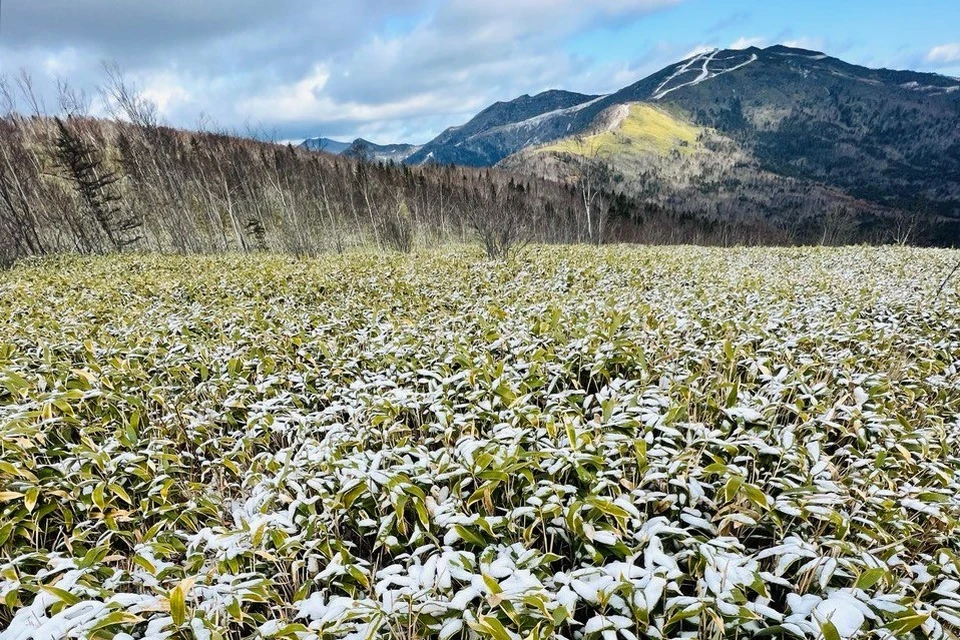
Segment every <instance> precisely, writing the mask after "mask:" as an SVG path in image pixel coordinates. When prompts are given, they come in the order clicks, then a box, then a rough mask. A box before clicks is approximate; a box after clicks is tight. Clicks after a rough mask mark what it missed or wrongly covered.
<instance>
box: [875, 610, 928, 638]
mask: <svg viewBox="0 0 960 640" xmlns="http://www.w3.org/2000/svg"><path fill="white" fill-rule="evenodd" d="M929 617H930V614H929V613H914V614H913V615H906V616H904V617H902V618H897V619H896V620H893V621H892V622H889V623H888V624H887V625H886V626H887V629H889V630H890V631H891V632H892V633H894V634H896V635H898V636H905V635H907V634H908V633H910V632H911V631H913V630H914V629H916V628H917V627H919V626H920V625H922V624H923V623H924V622H926V621H927V618H929Z"/></svg>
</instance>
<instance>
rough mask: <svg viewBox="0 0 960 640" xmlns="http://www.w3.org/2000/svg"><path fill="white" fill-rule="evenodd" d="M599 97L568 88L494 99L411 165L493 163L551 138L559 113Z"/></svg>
mask: <svg viewBox="0 0 960 640" xmlns="http://www.w3.org/2000/svg"><path fill="white" fill-rule="evenodd" d="M597 99H598V96H588V95H584V94H581V93H572V92H570V91H546V92H544V93H540V94H537V95H535V96H528V95H524V96H521V97H519V98H517V99H516V100H511V101H510V102H497V103H495V104H493V105H491V106H489V107H487V108H486V109H484V110H483V111H481V112H480V113H479V114H477V116H476V117H474V118H473V119H472V120H470V122H468V123H466V124H465V125H463V126H460V127H451V128H449V129H447V130H446V131H444V132H443V133H441V134H440V135H439V136H437V137H436V138H435V139H434V140H432V141H430V142H428V143H427V144H425V145H424V146H423V148H422V149H420V150H419V151H418V152H417V153H415V154H413V155H411V156H410V157H409V158H408V162H410V163H412V164H418V163H435V164H461V165H467V166H476V167H487V166H493V165H494V164H496V163H497V162H499V161H500V160H502V159H503V158H504V157H506V155H508V154H509V153H512V152H513V151H516V150H518V149H522V148H524V147H527V146H530V145H532V144H537V143H539V142H544V141H547V140H553V139H556V138H558V137H560V136H561V135H562V134H563V132H562V131H558V132H553V131H552V130H551V129H550V123H553V122H559V121H561V120H562V118H561V116H562V114H569V113H575V112H577V111H578V110H580V109H583V108H585V107H586V106H587V105H589V104H591V103H592V102H593V101H595V100H597Z"/></svg>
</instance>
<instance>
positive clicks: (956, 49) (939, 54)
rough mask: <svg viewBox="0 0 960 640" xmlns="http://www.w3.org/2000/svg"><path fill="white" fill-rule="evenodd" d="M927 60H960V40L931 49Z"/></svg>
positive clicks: (949, 61)
mask: <svg viewBox="0 0 960 640" xmlns="http://www.w3.org/2000/svg"><path fill="white" fill-rule="evenodd" d="M927 62H939V63H951V62H960V42H951V43H950V44H942V45H940V46H938V47H934V48H933V49H930V51H929V52H928V53H927Z"/></svg>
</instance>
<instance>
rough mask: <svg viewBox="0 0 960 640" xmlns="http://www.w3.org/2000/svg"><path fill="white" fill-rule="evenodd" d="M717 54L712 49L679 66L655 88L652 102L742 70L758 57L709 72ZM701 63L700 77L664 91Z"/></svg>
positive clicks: (717, 52)
mask: <svg viewBox="0 0 960 640" xmlns="http://www.w3.org/2000/svg"><path fill="white" fill-rule="evenodd" d="M719 53H720V51H719V50H718V49H714V50H713V51H710V52H708V53H701V54H700V55H698V56H696V57H695V58H691V59H690V60H689V61H687V62H686V63H684V64H683V66H681V67H680V68H679V69H677V70H676V71H675V72H674V73H673V74H672V75H671V76H670V77H669V78H667V79H666V80H664V81H663V82H662V83H661V84H660V86H659V87H657V88H656V89H655V90H654V92H653V96H652V98H653V99H654V100H660V99H662V98H663V97H664V96H666V95H667V94H669V93H671V92H673V91H676V90H677V89H683V88H684V87H692V86H694V85H698V84H700V83H701V82H705V81H707V80H710V79H712V78H716V77H717V76H721V75H723V74H725V73H730V72H731V71H736V70H737V69H742V68H743V67H745V66H747V65H748V64H751V63H753V62H756V61H757V60H759V57H758V56H757V54H755V53H753V54H750V58H749V59H748V60H746V61H744V62H741V63H740V64H738V65H736V66H733V67H730V68H729V69H720V70H718V71H711V70H710V63H711V62H713V61H714V59H715V58H716V57H717V54H719ZM701 61H702V62H703V67H702V68H701V69H700V75H698V76H697V77H696V78H694V79H693V80H691V81H690V82H684V83H682V84H678V85H677V86H675V87H670V88H669V89H664V87H666V86H667V85H668V84H670V82H672V81H673V80H675V79H676V78H678V77H679V76H681V75H683V74H684V73H687V72H688V71H691V69H690V67H692V66H693V65H694V64H697V63H698V62H701Z"/></svg>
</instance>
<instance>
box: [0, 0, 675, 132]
mask: <svg viewBox="0 0 960 640" xmlns="http://www.w3.org/2000/svg"><path fill="white" fill-rule="evenodd" d="M682 1H683V0H445V1H444V2H436V1H435V0H405V1H404V2H402V3H401V2H396V0H351V1H350V2H347V1H345V0H337V1H335V0H311V1H310V2H306V1H305V0H274V2H271V3H264V2H261V1H259V0H209V2H204V3H201V5H202V6H201V5H197V4H196V3H195V2H194V0H168V1H165V2H162V3H153V2H143V3H141V2H130V1H129V0H88V2H85V3H83V4H84V6H83V8H82V10H81V8H79V4H80V3H76V2H75V1H74V0H44V2H25V3H14V4H13V5H12V6H11V7H10V11H9V12H8V11H6V10H7V7H4V10H5V15H4V31H5V32H6V31H7V29H8V28H9V29H10V31H11V36H12V38H5V39H4V40H3V41H2V42H0V47H2V48H0V62H2V67H3V68H4V69H15V68H18V67H20V66H21V65H22V66H27V67H30V68H32V69H33V70H34V72H35V73H36V75H37V76H38V85H49V86H50V87H53V86H55V77H56V76H57V75H65V76H67V77H69V78H70V82H71V84H72V85H74V86H75V87H78V88H84V89H87V90H88V92H89V93H90V95H91V96H93V97H94V101H93V108H94V111H95V112H96V113H98V114H102V113H104V112H105V111H106V108H107V107H108V105H104V104H102V103H101V102H100V101H98V100H97V99H96V97H97V92H96V90H95V88H96V85H97V84H98V83H101V82H102V81H103V79H104V78H103V76H102V72H101V70H100V68H99V61H100V60H101V59H106V60H116V61H117V62H118V63H119V64H120V65H121V67H123V68H124V70H125V71H126V72H127V73H128V75H129V76H130V78H131V79H133V80H134V81H135V83H136V84H137V86H139V87H141V88H142V90H143V93H144V95H145V96H146V97H147V98H149V99H151V100H153V101H154V102H155V103H156V104H157V107H158V111H159V112H160V114H161V116H162V117H163V119H164V120H165V121H166V122H167V123H169V124H173V125H175V126H183V127H193V126H195V125H196V123H197V119H198V117H199V116H200V115H201V114H204V115H205V116H206V117H207V118H209V119H210V120H211V121H212V122H215V123H216V124H217V126H218V127H222V128H225V129H228V130H229V129H233V130H236V129H241V130H242V129H244V128H245V127H246V126H247V125H248V124H250V125H252V126H259V127H261V128H262V129H266V130H275V132H276V134H277V135H278V136H279V137H280V138H283V139H295V138H298V137H301V136H302V137H307V136H313V135H318V134H319V135H330V136H338V137H349V136H353V135H358V134H360V135H364V136H365V137H372V138H373V139H374V140H375V141H377V142H384V141H388V140H389V137H388V136H394V135H404V136H416V139H414V140H412V141H414V142H422V141H425V140H426V139H429V138H430V137H432V136H433V135H435V134H436V133H438V132H439V128H442V127H445V126H447V125H449V124H454V123H462V122H463V121H464V120H465V119H466V118H468V117H470V115H472V114H473V113H476V112H477V111H478V110H480V109H481V108H483V107H485V106H487V105H488V104H490V103H491V102H494V101H496V100H509V99H512V98H515V97H517V96H518V95H520V94H523V93H531V94H532V93H536V92H538V91H542V90H545V89H551V88H563V89H570V90H580V91H583V92H591V93H594V92H601V91H609V90H613V89H616V88H619V87H620V86H622V85H624V84H629V83H630V82H634V81H636V80H639V79H640V78H641V77H643V76H644V75H646V74H648V73H650V72H652V71H655V70H656V69H658V68H660V67H662V66H664V65H666V64H669V63H670V62H674V61H676V59H677V55H678V54H680V53H682V50H683V49H684V48H689V46H692V43H688V44H687V45H686V46H683V45H681V46H680V47H676V46H675V47H673V50H671V51H670V52H669V55H667V54H666V53H665V52H662V51H658V50H657V51H647V52H643V53H644V55H643V56H642V57H639V52H638V59H637V60H634V61H623V62H620V63H616V64H615V63H608V62H596V61H594V60H591V59H589V58H586V57H583V56H578V55H575V54H572V53H570V52H569V51H568V50H567V48H566V47H565V44H566V42H568V40H569V38H571V37H572V36H574V35H575V34H578V33H581V32H583V31H585V30H589V29H592V28H602V27H618V26H621V25H623V24H627V23H630V22H632V21H634V20H637V19H640V18H641V17H642V16H644V15H646V14H649V13H650V12H653V11H656V10H660V9H664V8H668V7H671V6H673V5H676V4H679V3H680V2H682ZM654 65H659V66H656V68H653V67H654ZM634 74H635V75H634ZM48 98H49V99H48V100H47V103H48V104H50V105H51V106H52V105H55V103H56V100H55V95H53V94H52V93H51V95H50V96H48Z"/></svg>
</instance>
